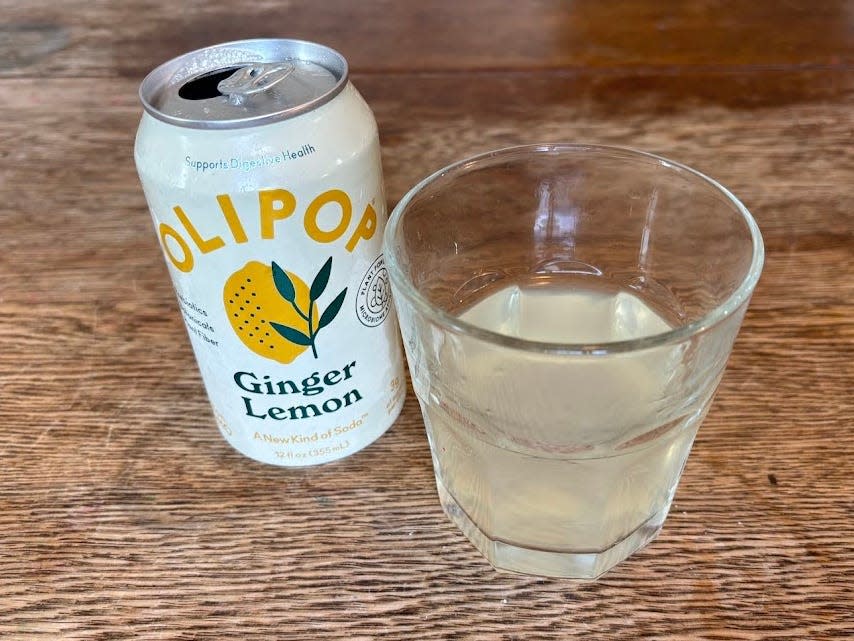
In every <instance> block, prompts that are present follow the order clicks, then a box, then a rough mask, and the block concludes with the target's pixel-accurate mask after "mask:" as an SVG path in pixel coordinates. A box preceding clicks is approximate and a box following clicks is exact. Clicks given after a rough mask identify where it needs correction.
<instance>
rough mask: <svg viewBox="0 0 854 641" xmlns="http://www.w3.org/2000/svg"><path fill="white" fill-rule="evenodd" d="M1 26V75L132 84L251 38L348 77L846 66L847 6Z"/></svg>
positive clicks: (186, 15)
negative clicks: (163, 67)
mask: <svg viewBox="0 0 854 641" xmlns="http://www.w3.org/2000/svg"><path fill="white" fill-rule="evenodd" d="M0 16H2V20H3V23H4V26H3V28H2V29H0V36H2V37H3V40H5V41H6V43H7V44H6V46H3V45H0V72H2V73H3V74H6V75H26V74H31V73H37V74H43V75H51V76H54V75H64V76H72V77H74V76H81V75H82V76H87V77H88V76H103V75H116V74H118V75H125V76H129V77H133V78H137V77H138V76H141V75H143V74H144V73H146V72H147V71H149V70H150V69H152V68H153V67H154V66H156V65H157V64H160V63H161V62H163V61H165V60H168V59H169V58H171V57H173V56H175V55H178V54H180V53H184V52H186V51H190V50H192V49H196V48H199V47H203V46H207V45H210V44H214V43H217V42H226V41H229V40H239V39H242V38H252V37H291V38H303V39H307V40H315V41H318V42H323V43H328V44H329V45H331V46H333V47H336V48H338V49H339V50H340V51H342V52H343V53H344V54H345V55H346V56H347V58H348V60H349V61H350V64H351V67H352V69H353V70H354V71H358V72H398V73H399V72H412V71H450V70H502V71H503V70H507V69H516V70H520V69H525V70H527V69H542V68H548V69H567V68H569V69H575V68H581V69H584V68H590V67H593V68H637V67H649V66H652V67H668V66H683V65H690V66H696V65H707V66H713V67H719V66H728V65H735V66H745V65H752V66H762V67H768V66H771V67H773V66H780V65H783V66H785V65H797V66H803V65H818V66H835V65H844V64H850V63H851V62H852V61H854V46H852V42H854V33H852V29H854V27H852V19H851V6H850V3H848V2H846V1H845V0H822V1H821V2H815V3H802V2H792V1H785V2H779V1H777V0H756V1H754V2H741V1H740V0H702V1H699V2H678V1H676V0H668V1H666V2H651V1H649V0H612V1H609V2H601V1H600V0H575V1H574V2H571V3H565V2H555V1H552V0H529V1H528V2H518V3H512V2H503V1H501V0H477V1H476V2H455V1H453V0H425V1H422V2H395V1H394V0H375V1H372V2H351V1H350V0H328V1H326V2H322V3H318V2H312V1H310V0H290V1H288V2H281V1H279V0H276V1H273V0H256V1H255V2H228V3H211V2H205V1H204V0H189V1H188V2H182V3H181V6H180V9H179V7H178V6H177V5H176V4H175V3H174V2H171V1H168V0H126V1H123V2H94V3H93V2H88V1H86V0H68V1H67V2H62V3H58V2H53V1H51V0H29V1H28V2H26V3H21V2H16V1H15V0H0ZM3 40H0V42H3ZM58 43H64V44H63V45H62V46H59V45H58ZM17 44H20V47H19V46H15V45H17Z"/></svg>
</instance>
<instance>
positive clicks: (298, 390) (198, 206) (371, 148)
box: [135, 40, 405, 466]
mask: <svg viewBox="0 0 854 641" xmlns="http://www.w3.org/2000/svg"><path fill="white" fill-rule="evenodd" d="M140 98H141V100H142V103H143V105H144V108H145V112H144V113H143V116H142V121H141V123H140V125H139V130H138V132H137V137H136V147H135V159H136V166H137V170H138V172H139V176H140V180H141V182H142V187H143V190H144V192H145V197H146V199H147V201H148V206H149V209H150V211H151V216H152V218H153V220H154V226H155V229H156V231H157V234H158V237H159V239H160V244H161V247H162V249H163V253H164V255H165V258H166V264H167V266H168V269H169V272H170V274H171V276H172V282H173V284H174V286H175V291H176V294H177V297H178V303H179V307H180V309H181V312H182V314H183V316H184V321H185V323H186V326H187V330H188V334H189V337H190V342H191V343H192V346H193V351H194V352H195V356H196V361H197V362H198V365H199V369H200V371H201V375H202V378H203V380H204V384H205V388H206V390H207V393H208V397H209V399H210V402H211V405H212V407H213V411H214V417H215V419H216V422H217V425H218V426H219V429H220V431H221V432H222V435H223V436H224V437H225V439H226V440H227V441H228V442H229V443H230V444H231V445H232V446H233V447H234V448H235V449H237V450H238V451H240V452H241V453H243V454H245V455H246V456H249V457H251V458H253V459H256V460H258V461H262V462H265V463H272V464H276V465H284V466H301V465H311V464H316V463H323V462H327V461H332V460H335V459H339V458H342V457H344V456H347V455H349V454H352V453H354V452H356V451H358V450H360V449H361V448H363V447H365V446H366V445H368V444H369V443H371V442H372V441H374V440H375V439H376V438H378V437H379V436H380V435H381V434H382V433H383V432H385V431H386V430H387V429H388V428H389V426H390V425H391V424H392V423H393V422H394V420H395V418H396V417H397V415H398V414H399V413H400V409H401V407H402V405H403V397H404V394H405V386H404V378H403V373H402V354H401V348H400V342H399V338H398V333H397V323H396V319H395V317H394V309H393V307H392V306H391V301H390V298H389V285H388V275H387V272H386V268H385V265H384V262H383V256H382V253H381V250H382V247H381V245H382V232H383V227H384V226H385V222H386V204H385V199H384V195H383V187H382V169H381V166H380V150H379V139H378V136H377V125H376V121H375V120H374V118H373V114H372V113H371V110H370V108H369V107H368V106H367V104H366V103H365V101H364V100H363V99H362V97H361V96H360V95H359V93H358V92H357V91H356V89H355V87H353V85H352V84H351V83H350V82H349V80H348V73H347V63H346V61H345V59H344V58H343V57H342V56H341V55H340V54H338V53H337V52H335V51H333V50H332V49H329V48H328V47H324V46H322V45H318V44H314V43H310V42H302V41H296V40H246V41H240V42H232V43H226V44H222V45H216V46H213V47H208V48H206V49H200V50H198V51H194V52H191V53H188V54H185V55H183V56H180V57H178V58H175V59H174V60H171V61H169V62H167V63H165V64H163V65H161V66H160V67H158V68H157V69H155V70H154V71H152V72H151V73H150V74H149V75H148V76H147V77H146V78H145V80H144V81H143V82H142V85H141V87H140Z"/></svg>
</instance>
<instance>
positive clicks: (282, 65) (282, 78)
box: [139, 39, 347, 129]
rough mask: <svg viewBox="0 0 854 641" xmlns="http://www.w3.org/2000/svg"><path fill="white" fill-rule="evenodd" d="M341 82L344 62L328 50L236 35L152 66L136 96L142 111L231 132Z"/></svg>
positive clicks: (324, 97) (285, 114)
mask: <svg viewBox="0 0 854 641" xmlns="http://www.w3.org/2000/svg"><path fill="white" fill-rule="evenodd" d="M346 84H347V61H346V60H345V59H344V56H342V55H341V54H340V53H338V52H337V51H335V50H333V49H330V48H329V47H325V46H323V45H319V44H315V43H313V42H305V41H302V40H285V39H259V40H240V41H237V42H226V43H224V44H220V45H214V46H212V47H206V48H204V49H198V50H196V51H191V52H190V53H185V54H184V55H182V56H178V57H177V58H173V59H172V60H170V61H169V62H166V63H164V64H162V65H160V66H159V67H157V68H156V69H155V70H154V71H152V72H151V73H150V74H148V75H147V76H146V77H145V80H143V81H142V84H141V85H140V87H139V97H140V100H142V104H143V107H145V110H146V111H147V112H148V113H149V114H151V115H152V116H154V117H155V118H157V119H159V120H162V121H164V122H168V123H170V124H173V125H177V126H179V127H191V128H194V129H237V128H241V127H254V126H257V125H266V124H269V123H272V122H277V121H280V120H284V119H286V118H292V117H293V116H296V115H298V114H302V113H305V112H308V111H311V110H313V109H316V108H317V107H319V106H320V105H322V104H324V103H326V102H329V101H330V100H332V98H334V97H335V96H336V95H338V93H340V92H341V90H342V89H344V86H345V85H346Z"/></svg>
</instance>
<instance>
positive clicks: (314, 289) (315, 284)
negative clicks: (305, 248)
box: [309, 256, 332, 301]
mask: <svg viewBox="0 0 854 641" xmlns="http://www.w3.org/2000/svg"><path fill="white" fill-rule="evenodd" d="M331 271H332V256H330V257H329V260H327V261H326V262H325V263H323V267H321V268H320V271H319V272H317V276H315V277H314V281H312V283H311V290H310V292H309V296H310V297H311V300H312V301H316V300H317V299H318V298H320V297H321V296H322V295H323V292H324V290H325V289H326V284H327V283H328V282H329V273H330V272H331Z"/></svg>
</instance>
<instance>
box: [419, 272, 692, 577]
mask: <svg viewBox="0 0 854 641" xmlns="http://www.w3.org/2000/svg"><path fill="white" fill-rule="evenodd" d="M460 317H461V318H462V319H464V320H466V321H468V322H469V323H472V324H474V325H477V326H479V327H482V328H486V329H491V330H493V331H496V332H500V333H502V334H506V335H509V336H515V337H521V338H526V339H529V340H536V341H546V342H571V343H602V342H614V341H621V340H628V339H635V338H639V337H643V336H649V335H653V334H659V333H662V332H665V331H667V330H669V329H670V327H671V326H670V324H669V323H668V322H667V321H665V320H664V318H662V317H661V316H660V315H659V314H658V313H656V312H655V311H654V310H653V309H652V308H651V307H650V306H648V305H647V304H645V303H644V302H643V301H642V300H641V299H640V298H638V297H636V296H634V295H633V294H631V293H629V292H628V291H620V290H615V289H614V288H610V289H600V290H596V289H589V288H588V289H578V288H577V287H574V286H573V287H572V288H567V287H565V286H562V285H561V284H560V283H556V284H549V283H539V284H538V285H536V286H529V287H519V286H512V287H507V288H505V289H502V290H500V291H497V292H495V293H493V294H491V295H489V296H488V297H487V298H485V299H483V300H481V301H479V302H478V303H476V304H475V305H474V306H472V307H470V308H469V309H468V310H467V311H465V312H464V313H462V314H461V316H460ZM441 354H442V357H441V361H440V368H441V370H442V371H441V372H437V373H435V375H433V376H431V381H430V385H429V389H418V388H419V387H423V386H422V385H420V384H416V392H417V393H418V396H419V399H420V400H421V403H422V406H423V407H424V410H425V413H426V417H427V427H428V434H429V436H430V441H431V446H432V448H433V455H434V464H435V465H436V468H437V476H438V479H439V491H440V495H441V496H442V499H443V504H444V505H445V508H446V510H447V511H448V513H449V515H450V516H451V517H452V518H453V519H454V520H455V521H457V522H458V524H460V527H462V528H463V530H464V531H466V533H467V534H468V535H469V536H470V538H473V540H474V539H476V538H477V537H480V536H481V535H482V536H485V537H486V539H487V540H489V541H491V542H499V543H500V544H507V545H509V546H516V547H519V548H524V549H532V550H539V551H547V552H555V553H573V554H593V555H595V554H597V553H600V552H603V551H607V550H609V549H611V548H614V546H616V545H617V544H619V543H620V542H621V541H624V540H626V539H627V537H630V536H632V535H635V536H636V537H638V540H640V538H642V535H644V534H643V533H644V532H646V535H648V536H647V539H646V540H648V538H650V537H651V536H654V534H655V532H656V531H657V530H658V528H659V527H660V525H661V522H662V521H663V519H664V516H665V515H666V513H667V510H668V508H669V505H670V501H671V499H672V497H673V493H674V491H675V488H676V484H677V482H678V479H679V475H680V472H681V468H682V466H683V464H684V462H685V459H686V457H687V455H688V451H689V449H690V447H691V443H692V441H693V438H694V435H695V432H696V428H697V425H698V424H699V422H700V420H701V419H702V416H701V414H702V407H703V405H704V403H705V401H706V400H707V399H692V400H690V401H687V402H686V401H684V400H679V399H680V398H681V396H682V395H680V394H679V387H680V376H681V367H680V363H681V359H682V357H683V354H682V351H681V348H678V347H674V346H672V345H668V346H667V347H663V348H657V349H652V350H646V351H641V352H632V353H624V354H614V355H603V356H591V355H578V356H572V355H552V354H543V353H538V352H536V351H531V350H520V349H508V348H502V347H496V346H495V344H494V343H490V342H486V341H479V340H474V339H470V338H463V337H457V336H450V337H448V338H447V340H446V343H445V345H444V346H443V348H442V351H441ZM472 523H473V524H474V526H475V527H476V530H479V532H476V533H475V534H472V532H471V531H469V530H471V529H472V528H471V524H472ZM639 533H640V534H639ZM646 535H644V536H646ZM644 542H645V541H644ZM629 543H630V542H629ZM629 543H627V545H628V544H629ZM479 547H482V546H480V545H479ZM519 567H520V568H522V569H526V566H525V563H524V560H523V561H522V562H521V563H520V564H519ZM539 571H541V572H544V573H548V568H546V569H545V570H543V569H540V570H539ZM591 571H592V570H591Z"/></svg>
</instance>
